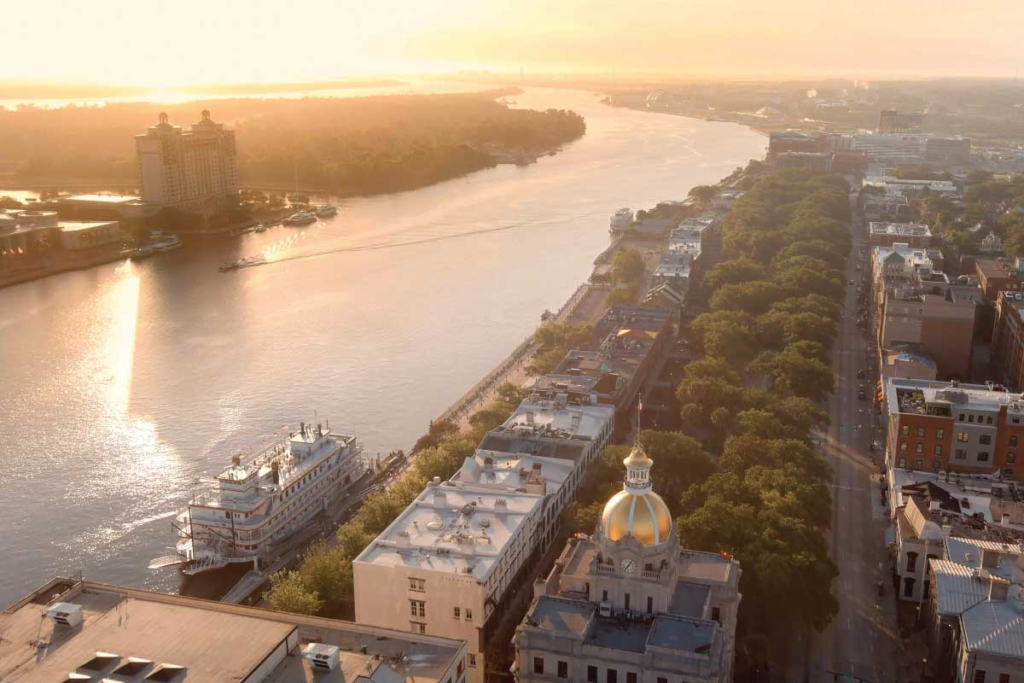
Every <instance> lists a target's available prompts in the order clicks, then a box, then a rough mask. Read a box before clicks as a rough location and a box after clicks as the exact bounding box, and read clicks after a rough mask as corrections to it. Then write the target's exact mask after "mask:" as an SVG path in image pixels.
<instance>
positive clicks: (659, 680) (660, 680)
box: [658, 676, 668, 683]
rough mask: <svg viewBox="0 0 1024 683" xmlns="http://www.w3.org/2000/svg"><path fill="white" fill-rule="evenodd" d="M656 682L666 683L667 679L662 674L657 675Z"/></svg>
mask: <svg viewBox="0 0 1024 683" xmlns="http://www.w3.org/2000/svg"><path fill="white" fill-rule="evenodd" d="M658 683H668V679H667V678H665V677H663V676H658Z"/></svg>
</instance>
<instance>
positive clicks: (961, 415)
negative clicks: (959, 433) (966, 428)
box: [960, 413, 964, 422]
mask: <svg viewBox="0 0 1024 683" xmlns="http://www.w3.org/2000/svg"><path fill="white" fill-rule="evenodd" d="M960 421H961V422H963V421H964V414H963V413H960Z"/></svg>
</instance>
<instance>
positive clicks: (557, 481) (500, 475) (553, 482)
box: [449, 450, 574, 494]
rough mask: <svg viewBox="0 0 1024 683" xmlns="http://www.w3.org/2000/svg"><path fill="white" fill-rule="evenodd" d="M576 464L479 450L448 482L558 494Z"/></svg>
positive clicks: (491, 488) (467, 459)
mask: <svg viewBox="0 0 1024 683" xmlns="http://www.w3.org/2000/svg"><path fill="white" fill-rule="evenodd" d="M573 467H574V465H573V463H572V462H571V461H568V460H560V459H557V458H542V457H536V456H532V455H525V454H512V455H510V454H508V453H499V452H495V451H485V450H477V452H476V453H475V454H474V455H472V456H470V457H468V458H466V461H465V462H464V463H463V464H462V468H461V469H460V470H459V471H458V472H456V473H455V475H454V476H453V477H452V478H451V479H450V480H449V483H451V484H452V485H453V486H456V487H458V486H464V487H467V488H471V487H480V488H484V489H490V490H497V491H518V492H520V493H536V494H555V493H558V491H559V490H560V489H561V487H562V484H563V483H564V482H565V480H566V479H568V478H569V475H570V474H572V470H573Z"/></svg>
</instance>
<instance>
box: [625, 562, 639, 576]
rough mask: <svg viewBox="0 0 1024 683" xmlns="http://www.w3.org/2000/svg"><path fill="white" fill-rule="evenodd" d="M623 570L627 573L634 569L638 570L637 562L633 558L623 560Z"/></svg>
mask: <svg viewBox="0 0 1024 683" xmlns="http://www.w3.org/2000/svg"><path fill="white" fill-rule="evenodd" d="M622 571H624V572H626V573H627V574H632V573H633V572H634V571H636V562H634V561H633V560H623V561H622Z"/></svg>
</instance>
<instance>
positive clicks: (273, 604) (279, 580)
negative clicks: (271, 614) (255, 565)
mask: <svg viewBox="0 0 1024 683" xmlns="http://www.w3.org/2000/svg"><path fill="white" fill-rule="evenodd" d="M266 599H267V602H268V603H269V604H270V608H271V609H273V610H275V611H277V612H291V613H292V614H308V615H314V614H318V613H319V612H320V609H321V608H322V607H323V602H322V601H321V600H320V598H319V596H317V594H316V592H315V591H311V590H309V589H307V588H306V586H305V585H303V583H302V578H301V577H300V576H299V575H298V573H296V572H290V571H286V570H284V571H280V572H277V573H276V574H273V575H271V577H270V590H269V591H267V594H266Z"/></svg>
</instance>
